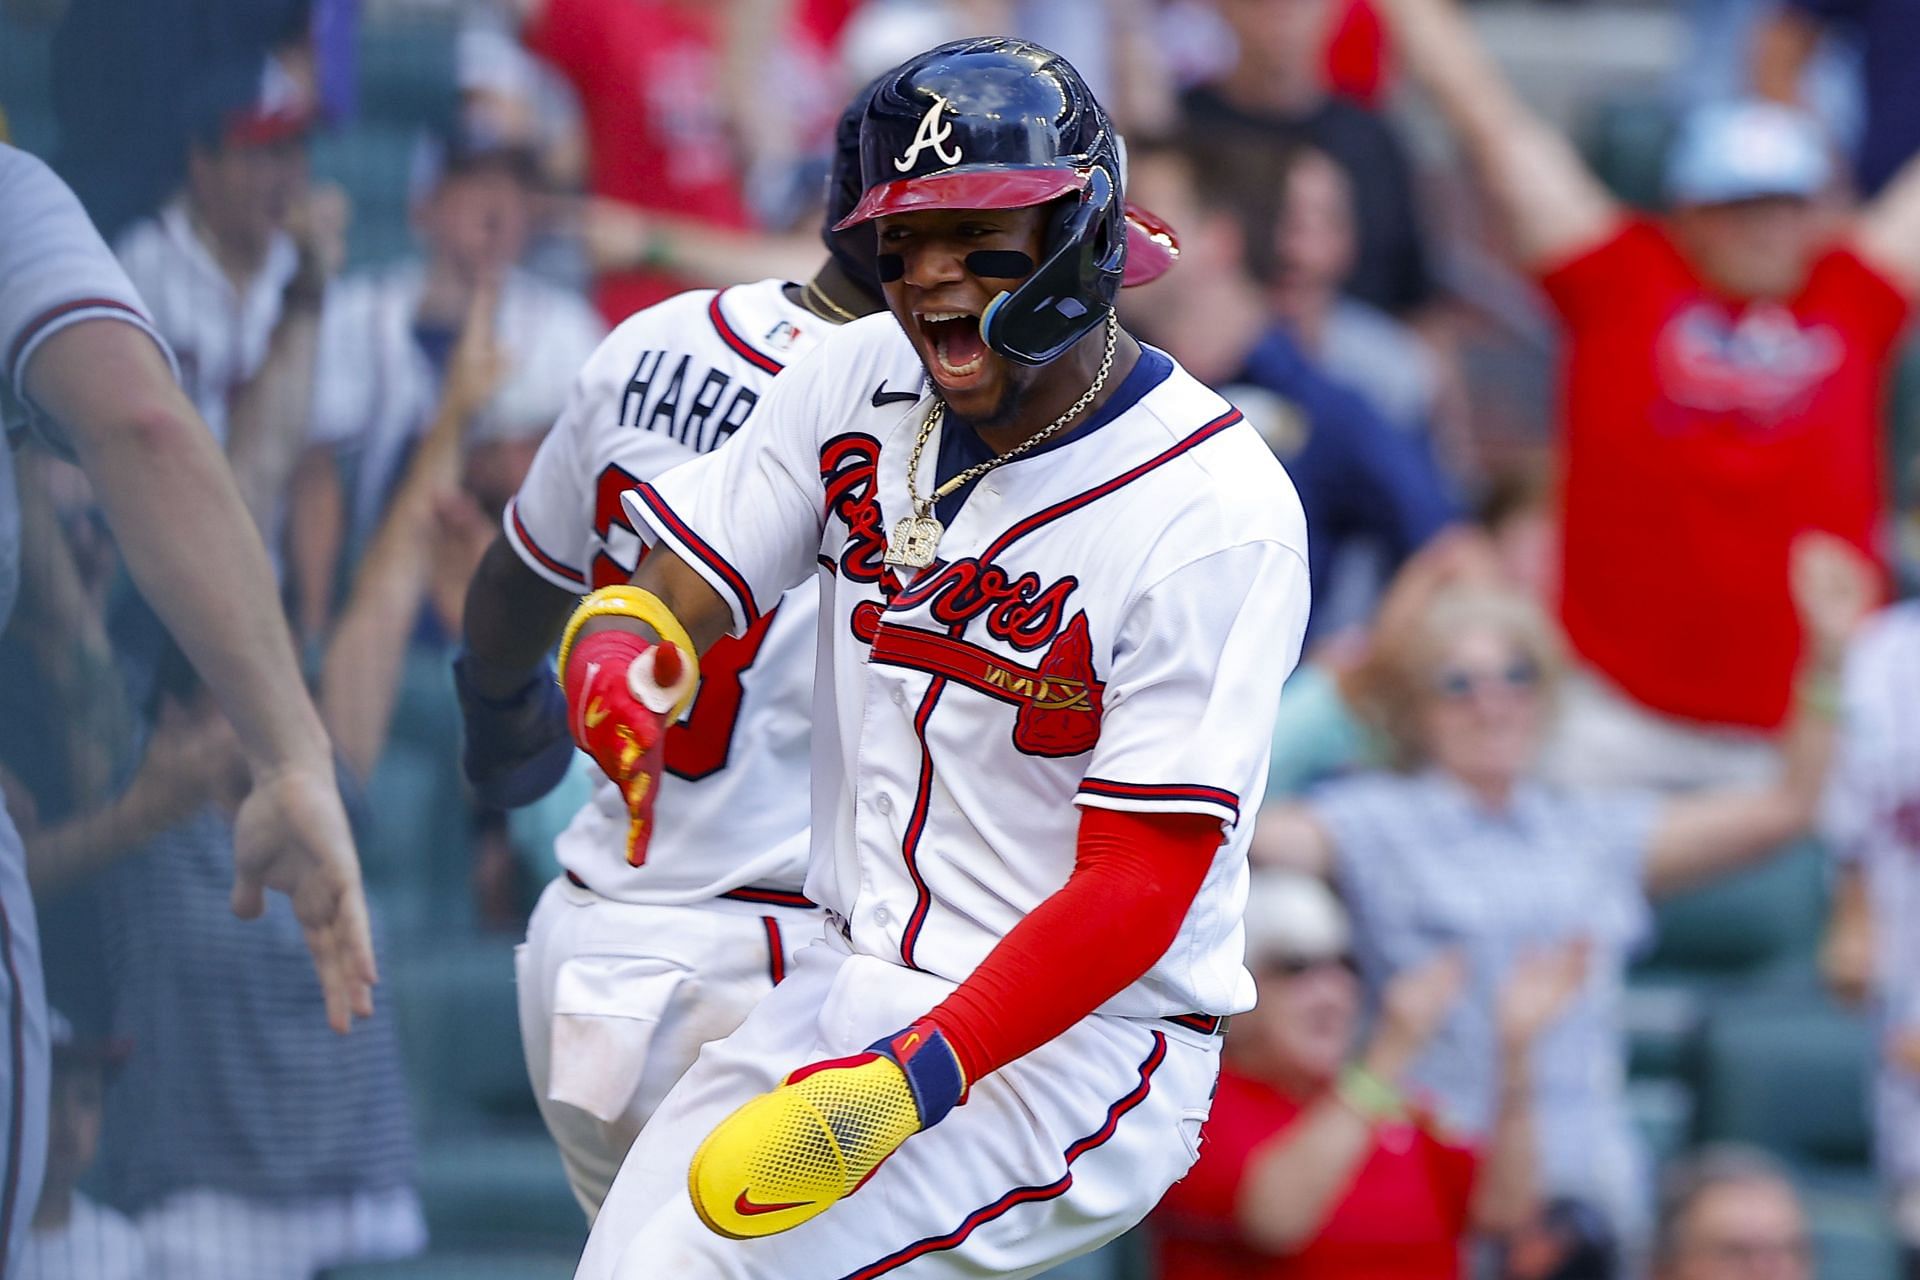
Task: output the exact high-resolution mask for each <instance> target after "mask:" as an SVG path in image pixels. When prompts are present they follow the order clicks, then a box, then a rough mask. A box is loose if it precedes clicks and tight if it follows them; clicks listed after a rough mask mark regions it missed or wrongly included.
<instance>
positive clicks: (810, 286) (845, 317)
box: [800, 280, 860, 324]
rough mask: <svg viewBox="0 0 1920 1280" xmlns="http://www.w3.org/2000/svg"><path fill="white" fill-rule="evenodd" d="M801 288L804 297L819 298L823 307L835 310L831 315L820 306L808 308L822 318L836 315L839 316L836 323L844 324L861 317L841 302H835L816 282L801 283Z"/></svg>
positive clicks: (828, 318) (831, 317) (825, 318)
mask: <svg viewBox="0 0 1920 1280" xmlns="http://www.w3.org/2000/svg"><path fill="white" fill-rule="evenodd" d="M800 289H801V296H802V297H806V298H818V299H819V300H820V306H821V307H825V308H826V309H827V310H828V311H831V312H833V315H832V316H829V315H827V314H825V313H824V312H822V311H821V310H820V307H809V308H808V310H810V311H812V312H813V313H814V314H815V315H817V316H819V317H820V318H821V319H822V320H832V319H833V318H834V316H838V317H839V320H838V321H837V322H836V323H841V324H844V323H847V322H849V321H853V320H858V319H859V318H860V317H859V316H857V315H855V314H853V312H851V311H849V310H847V309H846V308H845V307H843V306H841V305H840V304H839V303H837V302H835V301H834V300H833V299H832V298H829V297H828V296H827V295H826V292H825V291H824V290H823V289H821V288H820V286H819V285H817V284H815V283H814V282H813V281H811V280H809V281H807V282H806V283H805V284H803V285H801V286H800Z"/></svg>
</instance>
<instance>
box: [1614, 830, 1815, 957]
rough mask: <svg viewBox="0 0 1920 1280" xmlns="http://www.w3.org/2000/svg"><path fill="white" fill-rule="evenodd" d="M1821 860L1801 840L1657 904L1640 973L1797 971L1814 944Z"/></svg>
mask: <svg viewBox="0 0 1920 1280" xmlns="http://www.w3.org/2000/svg"><path fill="white" fill-rule="evenodd" d="M1826 908H1827V889H1826V857H1825V854H1824V853H1823V852H1822V850H1821V848H1820V846H1819V845H1818V844H1817V843H1816V842H1814V841H1804V842H1802V843H1800V844H1797V845H1795V846H1793V847H1792V848H1790V849H1787V850H1785V851H1784V852H1782V853H1780V854H1779V855H1777V856H1776V857H1773V858H1769V859H1768V860H1767V861H1765V862H1763V863H1761V864H1760V865H1759V866H1757V867H1754V868H1752V869H1750V870H1747V871H1743V872H1741V873H1740V874H1738V875H1734V876H1730V877H1728V878H1726V879H1724V880H1720V881H1716V882H1715V883H1713V884H1710V885H1707V886H1705V887H1703V888H1700V889H1695V890H1693V891H1692V892H1690V893H1683V894H1680V895H1678V896H1676V897H1673V898H1669V899H1667V900H1665V901H1664V902H1661V903H1660V904H1659V905H1658V906H1657V907H1656V909H1655V916H1656V919H1657V922H1658V930H1657V941H1656V943H1655V947H1654V951H1653V954H1652V955H1651V956H1649V957H1648V958H1647V960H1646V962H1645V964H1644V965H1643V966H1642V967H1641V972H1642V974H1643V975H1659V976H1661V977H1680V978H1683V979H1688V980H1725V979H1729V978H1735V977H1751V976H1753V975H1755V974H1756V973H1759V972H1761V971H1763V970H1766V969H1768V968H1776V967H1778V968H1786V967H1802V968H1804V967H1805V966H1806V964H1807V963H1808V961H1809V960H1810V959H1811V958H1812V956H1813V954H1814V952H1815V951H1816V950H1817V949H1818V947H1819V944H1820V932H1821V929H1822V927H1823V926H1824V922H1825V919H1826Z"/></svg>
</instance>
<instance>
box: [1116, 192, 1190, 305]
mask: <svg viewBox="0 0 1920 1280" xmlns="http://www.w3.org/2000/svg"><path fill="white" fill-rule="evenodd" d="M1179 256H1180V237H1179V236H1177V235H1175V234H1174V231H1173V227H1172V225H1171V224H1169V223H1168V222H1167V220H1166V219H1165V218H1162V217H1160V216H1159V215H1157V214H1154V213H1150V212H1148V211H1147V210H1145V209H1142V208H1141V207H1140V206H1139V205H1137V204H1133V203H1129V204H1128V205H1127V270H1126V274H1125V275H1123V276H1121V277H1120V287H1121V288H1122V289H1131V288H1133V286H1135V285H1137V284H1152V283H1153V282H1154V281H1155V280H1158V279H1159V278H1160V277H1161V276H1163V275H1165V274H1167V271H1168V269H1169V268H1171V267H1172V266H1173V261H1174V259H1175V258H1178V257H1179Z"/></svg>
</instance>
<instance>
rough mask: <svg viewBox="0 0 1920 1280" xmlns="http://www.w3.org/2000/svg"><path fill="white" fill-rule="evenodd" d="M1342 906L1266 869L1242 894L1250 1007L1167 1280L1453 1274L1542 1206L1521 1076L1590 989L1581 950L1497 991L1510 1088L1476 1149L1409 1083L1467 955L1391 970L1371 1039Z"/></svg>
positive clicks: (1572, 947)
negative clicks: (1474, 1248)
mask: <svg viewBox="0 0 1920 1280" xmlns="http://www.w3.org/2000/svg"><path fill="white" fill-rule="evenodd" d="M1349 941H1350V931H1349V926H1348V922H1347V917H1346V912H1345V911H1344V909H1343V908H1342V907H1341V906H1340V903H1339V901H1338V899H1336V898H1335V897H1334V895H1333V893H1332V891H1331V890H1329V889H1328V888H1327V887H1326V885H1325V884H1323V883H1321V882H1320V881H1318V880H1314V879H1311V878H1310V877H1307V876H1301V875H1297V874H1293V873H1290V872H1272V871H1269V872H1260V873H1257V874H1256V875H1255V877H1254V883H1253V888H1252V892H1251V894H1250V895H1249V898H1248V902H1247V963H1248V967H1249V968H1250V969H1251V970H1252V972H1253V975H1254V981H1255V982H1256V984H1257V985H1258V990H1259V1000H1258V1003H1257V1004H1256V1005H1255V1007H1254V1010H1253V1012H1252V1013H1248V1014H1242V1015H1240V1016H1239V1017H1237V1018H1235V1019H1234V1025H1233V1031H1232V1033H1231V1034H1230V1035H1229V1036H1228V1037H1227V1041H1226V1061H1225V1063H1224V1066H1223V1068H1222V1071H1221V1077H1220V1089H1219V1093H1218V1095H1217V1096H1216V1098H1215V1101H1214V1106H1213V1115H1212V1117H1211V1118H1210V1119H1209V1120H1208V1122H1207V1125H1206V1128H1205V1130H1204V1131H1203V1141H1202V1143H1201V1147H1200V1160H1199V1163H1198V1164H1196V1165H1195V1166H1194V1168H1193V1170H1192V1172H1190V1173H1189V1174H1188V1175H1187V1176H1186V1178H1185V1179H1183V1180H1182V1181H1181V1182H1179V1183H1177V1184H1176V1185H1175V1186H1174V1188H1173V1190H1172V1191H1170V1192H1168V1193H1167V1198H1166V1199H1165V1200H1163V1201H1162V1202H1161V1204H1160V1208H1159V1210H1158V1212H1157V1213H1156V1215H1155V1218H1154V1225H1155V1230H1156V1241H1157V1244H1158V1246H1159V1251H1160V1270H1159V1271H1158V1273H1157V1274H1159V1275H1160V1276H1161V1277H1162V1280H1201V1278H1202V1277H1206V1278H1209V1280H1211V1278H1213V1277H1219V1276H1228V1275H1231V1276H1243V1277H1247V1278H1248V1280H1255V1278H1258V1280H1344V1278H1347V1277H1361V1276H1385V1275H1391V1276H1395V1277H1399V1278H1400V1280H1450V1278H1451V1277H1455V1276H1458V1275H1460V1274H1461V1257H1462V1250H1461V1246H1462V1244H1463V1242H1464V1241H1465V1240H1466V1239H1467V1238H1468V1237H1469V1236H1473V1235H1479V1236H1486V1237H1501V1236H1505V1235H1507V1234H1509V1233H1511V1232H1512V1231H1514V1230H1516V1229H1517V1228H1519V1227H1520V1226H1521V1225H1523V1224H1524V1223H1525V1222H1526V1221H1527V1220H1528V1219H1530V1218H1531V1216H1532V1215H1533V1212H1534V1209H1535V1204H1536V1192H1535V1185H1536V1180H1535V1176H1534V1150H1533V1118H1532V1114H1531V1111H1532V1100H1531V1095H1530V1091H1529V1090H1528V1089H1526V1088H1525V1087H1524V1082H1525V1080H1526V1078H1527V1074H1528V1062H1529V1059H1530V1058H1531V1056H1532V1052H1533V1045H1534V1042H1535V1041H1536V1040H1537V1039H1538V1037H1539V1036H1540V1034H1541V1032H1542V1031H1544V1030H1545V1029H1546V1027H1547V1026H1549V1025H1550V1024H1551V1023H1552V1022H1553V1020H1554V1019H1555V1018H1556V1017H1558V1016H1559V1014H1560V1011H1561V1010H1562V1009H1563V1008H1564V1007H1565V1006H1566V1004H1567V1002H1568V1001H1569V1000H1571V999H1572V997H1573V996H1574V994H1575V993H1576V992H1578V990H1579V989H1580V985H1581V982H1582V981H1583V979H1584V976H1585V971H1586V948H1585V946H1584V945H1583V944H1580V943H1573V944H1568V945H1565V946H1560V947H1553V948H1547V949H1543V950H1541V951H1540V952H1539V953H1538V954H1536V955H1534V956H1532V957H1530V960H1531V962H1530V963H1528V964H1526V965H1524V966H1521V967H1520V968H1519V969H1517V970H1516V971H1515V973H1514V974H1513V976H1512V977H1511V978H1509V979H1508V981H1507V982H1506V983H1505V985H1504V987H1503V989H1502V990H1501V993H1500V996H1499V1000H1498V1021H1499V1034H1500V1042H1501V1046H1502V1055H1503V1060H1504V1061H1505V1062H1507V1063H1508V1084H1507V1087H1506V1088H1505V1089H1503V1091H1502V1093H1501V1098H1500V1102H1499V1105H1498V1108H1497V1115H1496V1119H1495V1122H1494V1126H1493V1130H1492V1132H1491V1134H1490V1135H1489V1136H1488V1138H1487V1140H1486V1141H1485V1142H1484V1143H1482V1144H1479V1145H1478V1146H1475V1145H1472V1144H1468V1143H1466V1142H1464V1141H1463V1140H1462V1139H1461V1138H1459V1137H1458V1136H1455V1135H1452V1134H1449V1133H1448V1132H1447V1131H1445V1130H1444V1129H1442V1128H1441V1127H1440V1126H1439V1125H1438V1124H1437V1123H1436V1122H1435V1120H1434V1119H1433V1118H1432V1117H1431V1116H1430V1115H1429V1114H1427V1112H1426V1111H1425V1110H1424V1109H1423V1108H1422V1107H1420V1106H1419V1105H1418V1104H1417V1103H1414V1102H1412V1101H1410V1100H1409V1098H1408V1097H1407V1096H1406V1095H1405V1094H1404V1093H1403V1092H1402V1089H1401V1080H1402V1077H1403V1074H1404V1072H1405V1070H1406V1068H1407V1066H1408V1065H1409V1064H1410V1062H1411V1061H1412V1060H1413V1058H1414V1057H1416V1056H1417V1055H1418V1054H1419V1052H1420V1051H1421V1049H1422V1048H1423V1047H1424V1046H1425V1044H1426V1043H1427V1041H1428V1040H1429V1039H1430V1038H1431V1037H1432V1035H1433V1033H1434V1031H1435V1030H1436V1029H1437V1028H1438V1027H1439V1025H1440V1023H1441V1022H1442V1021H1443V1020H1444V1019H1445V1018H1446V1016H1447V1014H1448V1013H1449V1012H1450V1011H1451V1010H1452V1008H1453V1006H1454V1005H1455V1003H1456V1002H1457V1001H1458V1000H1459V998H1460V994H1461V989H1462V987H1463V985H1464V984H1465V983H1466V981H1467V978H1468V969H1467V964H1466V959H1465V956H1464V954H1463V953H1462V952H1461V951H1459V950H1457V949H1452V950H1447V951H1443V952H1440V953H1439V954H1437V955H1436V956H1434V957H1433V958H1432V959H1430V960H1428V961H1427V962H1426V963H1425V964H1423V965H1420V966H1418V967H1416V968H1413V969H1409V970H1407V971H1406V972H1405V973H1402V974H1399V975H1397V976H1396V977H1395V978H1394V980H1393V981H1392V982H1391V983H1390V984H1388V986H1387V989H1386V991H1385V993H1384V995H1383V998H1382V999H1381V1001H1380V1012H1379V1016H1378V1017H1377V1018H1376V1019H1375V1020H1374V1024H1373V1026H1372V1027H1371V1028H1370V1029H1369V1030H1368V1033H1367V1035H1366V1036H1365V1037H1364V1040H1363V1039H1362V1037H1361V1036H1360V1035H1359V1032H1360V1029H1361V1004H1362V1000H1361V987H1360V979H1359V976H1358V974H1357V973H1356V972H1355V967H1354V961H1353V954H1352V952H1351V950H1350V949H1349V946H1348V944H1349Z"/></svg>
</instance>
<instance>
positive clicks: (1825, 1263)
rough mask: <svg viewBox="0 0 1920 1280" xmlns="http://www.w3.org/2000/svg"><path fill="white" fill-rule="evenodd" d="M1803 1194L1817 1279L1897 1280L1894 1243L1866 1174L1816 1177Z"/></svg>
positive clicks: (1874, 1187) (1878, 1192)
mask: <svg viewBox="0 0 1920 1280" xmlns="http://www.w3.org/2000/svg"><path fill="white" fill-rule="evenodd" d="M1802 1194H1803V1197H1804V1199H1805V1201H1806V1206H1807V1217H1808V1218H1809V1219H1810V1220H1811V1222H1812V1225H1813V1240H1814V1251H1815V1255H1816V1257H1817V1259H1818V1266H1817V1267H1816V1270H1815V1274H1816V1275H1818V1276H1820V1277H1821V1280H1899V1277H1900V1276H1901V1274H1902V1272H1901V1270H1900V1245H1899V1241H1898V1239H1897V1238H1896V1237H1895V1235H1894V1233H1893V1230H1892V1228H1891V1226H1890V1224H1889V1223H1888V1221H1887V1214H1886V1208H1885V1197H1884V1195H1883V1194H1882V1192H1881V1190H1880V1188H1879V1186H1878V1185H1877V1184H1876V1183H1875V1182H1874V1181H1873V1178H1872V1176H1871V1175H1869V1174H1865V1173H1861V1174H1857V1175H1854V1176H1853V1177H1852V1178H1851V1179H1846V1180H1838V1179H1834V1178H1830V1177H1823V1178H1818V1179H1815V1180H1813V1181H1812V1183H1811V1185H1808V1186H1806V1187H1805V1188H1804V1189H1803V1192H1802Z"/></svg>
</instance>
